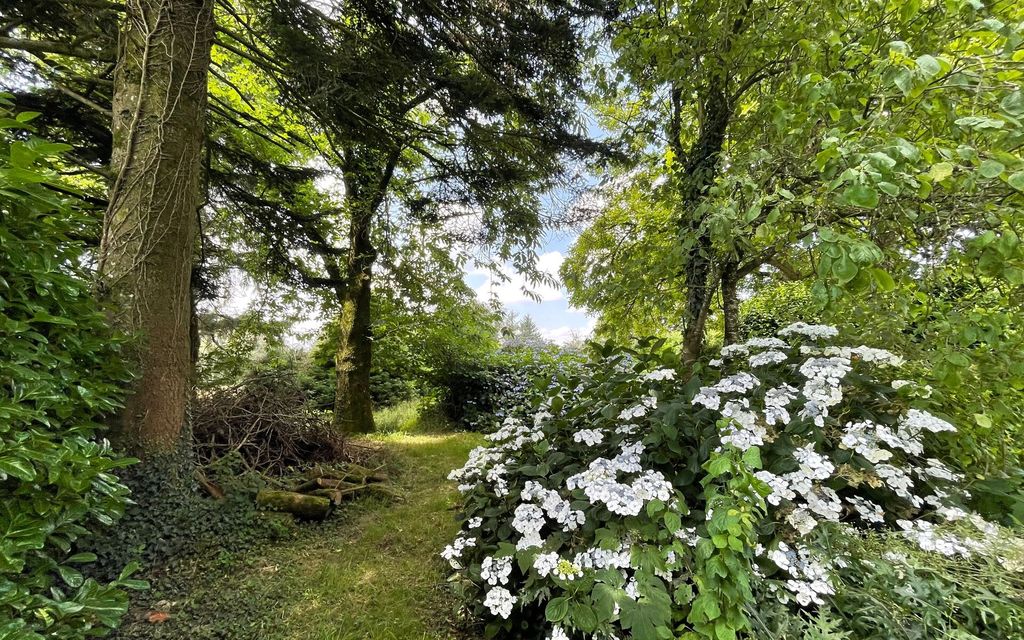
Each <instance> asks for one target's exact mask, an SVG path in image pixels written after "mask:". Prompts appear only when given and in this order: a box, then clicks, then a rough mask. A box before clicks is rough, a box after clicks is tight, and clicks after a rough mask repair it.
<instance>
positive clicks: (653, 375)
mask: <svg viewBox="0 0 1024 640" xmlns="http://www.w3.org/2000/svg"><path fill="white" fill-rule="evenodd" d="M641 379H643V380H648V381H651V380H675V379H676V372H675V370H674V369H655V370H654V371H649V372H647V373H645V374H644V375H642V376H641Z"/></svg>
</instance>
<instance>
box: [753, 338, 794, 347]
mask: <svg viewBox="0 0 1024 640" xmlns="http://www.w3.org/2000/svg"><path fill="white" fill-rule="evenodd" d="M745 344H746V345H747V346H748V347H751V348H754V349H788V348H789V344H788V343H787V342H786V341H785V340H779V339H778V338H775V337H770V338H751V339H750V340H747V342H746V343H745Z"/></svg>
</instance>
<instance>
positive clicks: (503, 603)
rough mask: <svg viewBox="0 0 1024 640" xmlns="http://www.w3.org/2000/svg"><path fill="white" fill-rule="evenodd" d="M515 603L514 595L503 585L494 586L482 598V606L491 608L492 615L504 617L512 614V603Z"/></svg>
mask: <svg viewBox="0 0 1024 640" xmlns="http://www.w3.org/2000/svg"><path fill="white" fill-rule="evenodd" d="M515 603H516V597H515V596H513V595H512V594H511V593H510V592H509V590H508V589H506V588H505V587H494V588H493V589H491V590H490V591H488V592H487V597H486V598H484V606H485V607H487V608H488V609H490V610H491V614H492V615H496V616H500V617H502V618H506V619H507V618H508V617H509V616H510V615H512V605H514V604H515Z"/></svg>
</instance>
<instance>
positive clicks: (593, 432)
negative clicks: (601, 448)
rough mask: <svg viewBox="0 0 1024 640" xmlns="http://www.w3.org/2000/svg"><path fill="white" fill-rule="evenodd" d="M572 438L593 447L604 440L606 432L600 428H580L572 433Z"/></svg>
mask: <svg viewBox="0 0 1024 640" xmlns="http://www.w3.org/2000/svg"><path fill="white" fill-rule="evenodd" d="M572 439H573V441H575V442H582V443H584V444H586V445H587V446H588V447H593V446H594V445H597V444H600V443H601V441H602V440H604V432H603V431H601V430H600V429H580V430H579V431H577V432H576V433H574V434H572Z"/></svg>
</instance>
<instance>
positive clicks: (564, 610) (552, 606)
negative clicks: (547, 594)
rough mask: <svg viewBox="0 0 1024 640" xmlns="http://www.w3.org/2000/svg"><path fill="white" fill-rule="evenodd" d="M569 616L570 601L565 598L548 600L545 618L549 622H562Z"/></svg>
mask: <svg viewBox="0 0 1024 640" xmlns="http://www.w3.org/2000/svg"><path fill="white" fill-rule="evenodd" d="M568 614H569V599H568V598H565V597H558V598H552V599H551V600H548V606H547V607H545V608H544V617H545V618H546V619H547V621H548V622H561V621H562V620H563V619H564V618H565V616H566V615H568Z"/></svg>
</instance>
